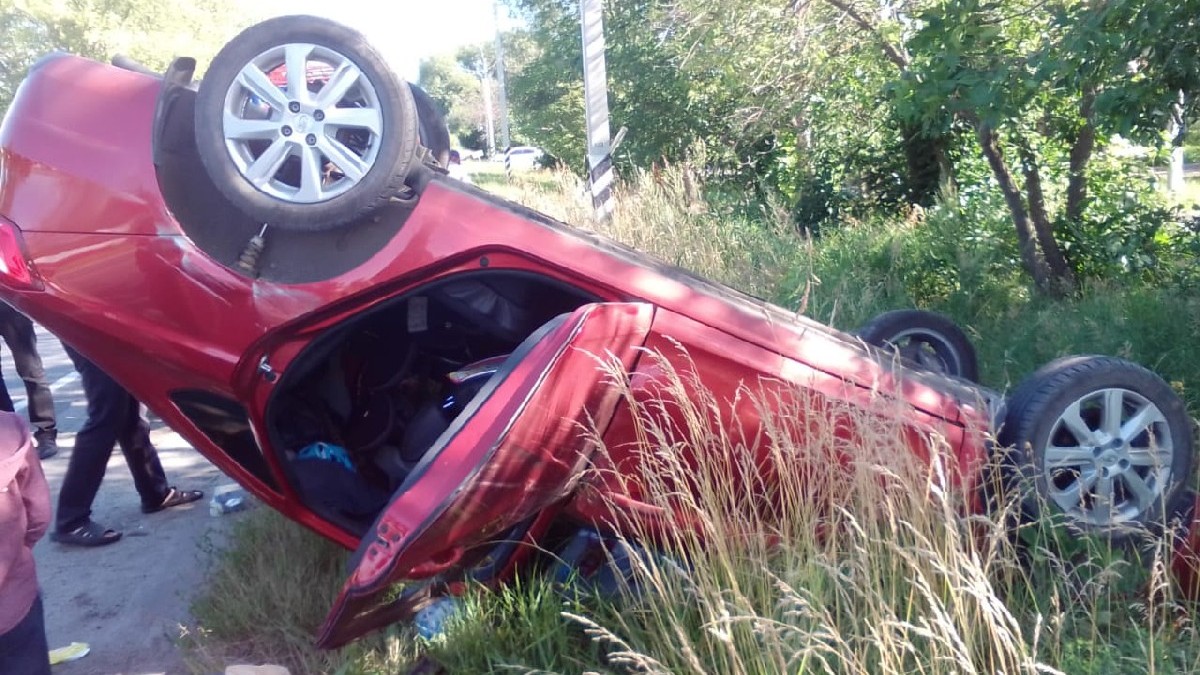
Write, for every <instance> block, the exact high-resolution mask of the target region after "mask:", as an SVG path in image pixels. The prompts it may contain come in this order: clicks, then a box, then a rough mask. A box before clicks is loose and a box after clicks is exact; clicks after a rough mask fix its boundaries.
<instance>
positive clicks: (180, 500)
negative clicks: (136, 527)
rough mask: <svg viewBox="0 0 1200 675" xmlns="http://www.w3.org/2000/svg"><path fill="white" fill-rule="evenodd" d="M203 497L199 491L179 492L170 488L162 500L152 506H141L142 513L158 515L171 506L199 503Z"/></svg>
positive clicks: (177, 489)
mask: <svg viewBox="0 0 1200 675" xmlns="http://www.w3.org/2000/svg"><path fill="white" fill-rule="evenodd" d="M203 497H204V493H203V492H201V491H200V490H180V489H179V488H175V487H172V488H170V489H168V490H167V496H166V497H163V500H162V501H161V502H159V503H157V504H154V505H148V504H145V503H143V504H142V513H158V512H159V511H162V510H163V509H169V508H171V507H172V506H180V505H182V504H191V503H192V502H194V501H199V500H200V499H202V498H203Z"/></svg>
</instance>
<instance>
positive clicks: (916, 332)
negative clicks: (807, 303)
mask: <svg viewBox="0 0 1200 675" xmlns="http://www.w3.org/2000/svg"><path fill="white" fill-rule="evenodd" d="M855 334H856V335H857V336H858V337H859V338H861V339H862V341H863V342H866V343H867V344H869V345H874V346H876V347H880V348H882V349H886V350H888V351H891V352H893V353H895V354H897V355H899V356H900V357H901V358H903V359H904V360H905V361H907V362H908V363H909V364H911V365H913V366H916V367H918V368H921V369H923V370H930V371H933V372H937V373H942V374H943V375H953V376H955V377H961V378H963V379H964V380H970V381H972V382H975V381H978V379H979V362H978V358H977V357H976V355H975V347H974V346H973V345H972V344H971V339H970V338H969V337H967V334H966V333H965V332H964V331H963V329H962V328H959V327H958V325H957V324H955V323H954V322H953V321H952V320H950V319H949V318H947V317H945V316H942V315H941V314H937V313H936V312H929V311H925V310H920V309H899V310H895V311H891V312H884V313H883V314H880V315H879V316H876V317H875V318H874V319H871V320H870V321H868V322H867V323H866V324H864V325H863V326H862V327H861V328H859V329H858V330H857V331H856V332H855Z"/></svg>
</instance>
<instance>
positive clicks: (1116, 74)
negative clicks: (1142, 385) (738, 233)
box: [897, 0, 1200, 295]
mask: <svg viewBox="0 0 1200 675" xmlns="http://www.w3.org/2000/svg"><path fill="white" fill-rule="evenodd" d="M1196 4H1197V3H1196V2H1195V1H1194V0H1192V1H1191V2H1175V3H1169V4H1168V3H1162V2H1158V1H1155V0H1111V1H1109V2H1082V1H1079V0H1063V1H1059V2H1050V3H1046V2H1042V1H1040V0H1009V1H1007V2H1004V3H989V2H982V1H980V0H949V1H947V2H944V3H942V4H941V5H940V6H939V7H938V8H937V9H936V10H930V11H927V12H925V13H924V14H922V15H921V17H920V18H921V21H922V27H921V29H920V30H919V31H918V32H917V33H916V34H915V35H914V36H913V38H912V40H911V41H910V42H909V44H908V48H909V49H910V51H911V52H912V53H913V54H914V63H913V66H912V67H911V68H910V69H909V71H908V72H907V73H906V74H905V77H904V78H903V80H902V83H901V84H900V86H899V87H898V94H897V96H898V99H899V100H900V101H902V102H903V103H902V107H903V109H904V110H905V111H906V112H907V113H908V114H909V115H910V119H913V120H914V121H919V122H921V123H923V124H933V125H943V124H945V123H946V120H947V118H952V119H956V120H959V121H961V122H964V123H966V124H967V125H969V127H970V128H971V129H972V131H973V134H974V136H975V138H976V143H977V146H978V148H979V150H980V152H981V153H982V155H983V157H984V158H985V159H986V161H987V163H988V166H989V167H990V169H991V172H992V175H993V177H994V179H995V180H996V183H997V184H998V185H999V187H1000V190H1001V192H1002V193H1003V195H1004V198H1005V202H1006V204H1007V205H1008V210H1009V213H1010V217H1011V219H1012V221H1013V224H1014V226H1015V229H1016V234H1017V240H1018V244H1019V249H1020V252H1021V260H1022V263H1023V265H1024V267H1025V269H1026V270H1027V271H1028V272H1029V274H1030V275H1031V277H1032V278H1033V280H1034V283H1035V284H1036V286H1037V288H1038V289H1040V290H1041V291H1043V292H1045V293H1049V294H1054V295H1057V294H1062V293H1067V292H1070V291H1071V290H1072V289H1073V288H1074V287H1075V285H1076V276H1077V272H1078V269H1079V265H1078V262H1079V260H1078V258H1079V257H1080V256H1083V255H1087V254H1088V251H1087V250H1086V248H1087V247H1090V246H1099V245H1102V244H1101V243H1100V242H1077V243H1079V244H1080V247H1079V248H1077V249H1076V250H1075V251H1074V252H1072V251H1071V250H1068V249H1066V248H1065V247H1064V246H1062V244H1061V242H1060V239H1061V237H1062V235H1063V234H1065V233H1068V232H1071V231H1073V230H1074V231H1078V230H1080V229H1081V228H1082V226H1083V225H1084V221H1085V220H1086V218H1087V213H1086V211H1087V209H1088V207H1089V204H1090V203H1091V200H1090V198H1089V187H1090V186H1089V171H1090V163H1091V162H1092V159H1093V157H1094V156H1095V153H1096V151H1097V150H1098V149H1101V148H1102V147H1103V145H1104V143H1105V139H1107V138H1108V137H1109V136H1111V135H1112V134H1115V133H1120V134H1124V135H1126V136H1132V137H1133V138H1135V139H1139V140H1143V141H1147V140H1153V139H1157V140H1159V141H1161V138H1162V131H1163V130H1164V129H1165V128H1166V126H1167V119H1168V118H1169V116H1170V115H1171V114H1172V111H1173V110H1174V109H1175V108H1176V106H1178V95H1179V92H1180V91H1196V86H1197V75H1196V74H1195V72H1194V71H1191V72H1189V70H1188V68H1191V67H1195V66H1196V65H1197V51H1196V44H1197V40H1196V37H1195V36H1194V35H1191V34H1189V33H1187V32H1186V27H1187V26H1189V25H1191V26H1193V27H1194V24H1195V22H1196V18H1195V14H1194V13H1195V12H1196V11H1197V10H1198V9H1200V8H1197V7H1196ZM1176 24H1178V25H1176ZM1179 26H1183V27H1185V28H1179ZM1167 34H1170V35H1172V36H1175V37H1177V38H1178V39H1177V40H1174V41H1170V40H1168V41H1164V39H1163V36H1164V35H1167ZM1159 45H1167V46H1165V47H1164V46H1159ZM1176 114H1178V111H1176ZM1055 183H1058V185H1055ZM1051 188H1054V190H1053V191H1061V193H1062V194H1064V195H1065V197H1064V198H1063V199H1061V200H1058V204H1059V205H1060V206H1059V208H1058V209H1055V208H1054V207H1055V202H1054V201H1053V200H1052V199H1049V198H1048V197H1047V195H1048V194H1050V193H1051V192H1052V190H1051ZM1072 258H1075V260H1074V261H1073V260H1072Z"/></svg>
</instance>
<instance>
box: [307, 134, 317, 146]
mask: <svg viewBox="0 0 1200 675" xmlns="http://www.w3.org/2000/svg"><path fill="white" fill-rule="evenodd" d="M304 142H305V143H308V144H309V145H316V144H317V137H316V136H314V135H312V134H309V135H308V136H306V137H305V138H304Z"/></svg>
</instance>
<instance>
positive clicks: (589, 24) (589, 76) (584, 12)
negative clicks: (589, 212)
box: [579, 0, 613, 220]
mask: <svg viewBox="0 0 1200 675" xmlns="http://www.w3.org/2000/svg"><path fill="white" fill-rule="evenodd" d="M579 15H580V25H581V26H582V29H583V96H584V111H585V113H586V115H587V144H588V147H587V160H588V183H589V184H590V185H591V192H592V208H593V209H595V212H596V218H597V219H598V220H606V219H607V218H608V217H609V216H611V215H612V211H613V196H612V183H613V169H612V137H611V136H610V135H609V134H610V132H609V127H608V71H607V69H606V67H605V64H604V3H603V0H581V2H580V3H579Z"/></svg>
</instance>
